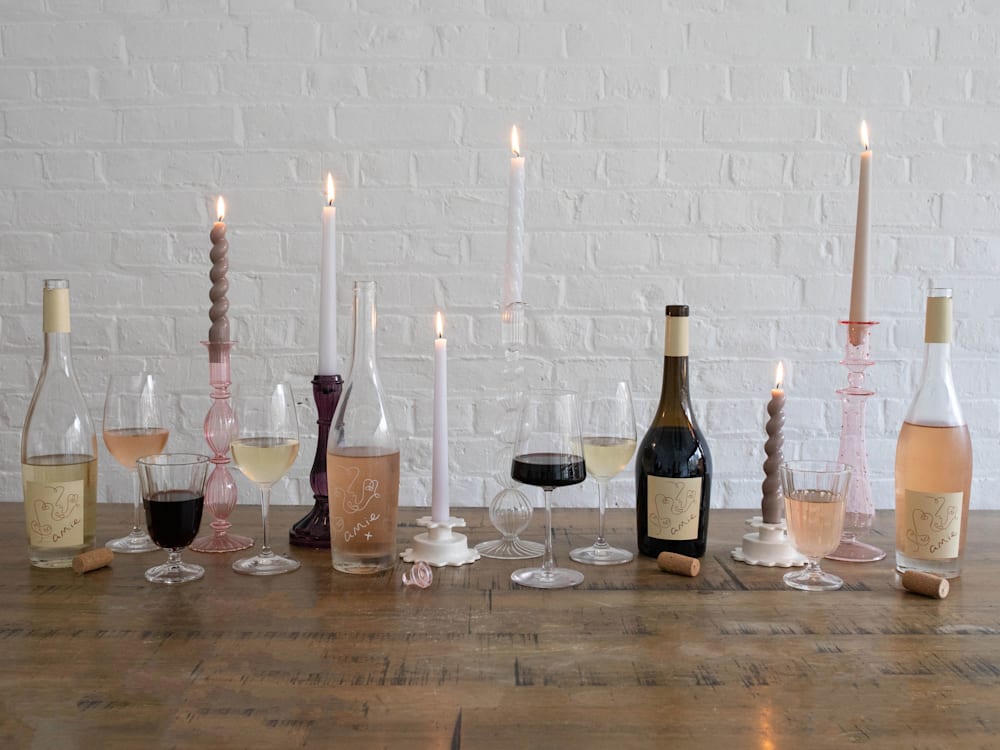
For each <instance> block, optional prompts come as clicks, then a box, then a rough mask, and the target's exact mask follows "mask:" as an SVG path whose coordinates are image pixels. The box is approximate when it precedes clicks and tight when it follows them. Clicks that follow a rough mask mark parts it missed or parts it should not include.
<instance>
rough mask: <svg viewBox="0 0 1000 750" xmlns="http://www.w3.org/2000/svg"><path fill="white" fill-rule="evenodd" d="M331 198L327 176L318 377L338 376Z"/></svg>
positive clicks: (334, 227) (334, 233)
mask: <svg viewBox="0 0 1000 750" xmlns="http://www.w3.org/2000/svg"><path fill="white" fill-rule="evenodd" d="M333 199H334V191H333V175H332V174H329V173H328V174H327V175H326V201H327V203H326V206H324V207H323V246H322V250H321V255H320V263H319V371H318V374H319V375H336V374H337V207H336V206H334V205H333Z"/></svg>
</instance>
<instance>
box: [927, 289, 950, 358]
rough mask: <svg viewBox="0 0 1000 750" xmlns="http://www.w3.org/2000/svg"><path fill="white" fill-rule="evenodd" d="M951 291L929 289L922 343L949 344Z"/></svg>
mask: <svg viewBox="0 0 1000 750" xmlns="http://www.w3.org/2000/svg"><path fill="white" fill-rule="evenodd" d="M951 325H952V324H951V289H943V288H942V289H931V290H930V292H928V294H927V314H926V318H925V320H924V343H926V344H950V343H951Z"/></svg>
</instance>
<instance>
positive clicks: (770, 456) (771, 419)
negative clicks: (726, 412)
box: [760, 362, 785, 523]
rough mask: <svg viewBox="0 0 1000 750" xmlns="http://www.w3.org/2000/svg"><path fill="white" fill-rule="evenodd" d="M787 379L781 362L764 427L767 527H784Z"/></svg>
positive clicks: (763, 511)
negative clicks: (783, 383)
mask: <svg viewBox="0 0 1000 750" xmlns="http://www.w3.org/2000/svg"><path fill="white" fill-rule="evenodd" d="M783 376H784V367H783V366H782V364H781V363H780V362H779V363H778V371H777V373H775V381H776V385H775V386H774V389H773V390H772V391H771V401H770V402H769V403H768V405H767V417H768V418H767V424H766V425H765V426H764V430H765V431H766V432H767V442H766V443H764V453H765V454H766V455H767V458H766V459H765V460H764V481H763V482H761V485H760V490H761V493H762V495H763V497H762V499H761V501H760V511H761V516H762V520H763V521H764V523H781V515H782V514H781V511H782V502H781V479H780V477H779V476H778V467H779V466H781V464H782V462H783V461H784V460H785V458H784V454H783V453H782V451H783V449H784V447H785V434H784V432H782V429H783V428H784V426H785V392H784V391H783V390H781V381H782V379H783Z"/></svg>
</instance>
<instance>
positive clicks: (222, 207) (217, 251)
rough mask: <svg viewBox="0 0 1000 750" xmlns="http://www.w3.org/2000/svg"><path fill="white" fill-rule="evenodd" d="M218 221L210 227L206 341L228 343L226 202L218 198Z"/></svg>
mask: <svg viewBox="0 0 1000 750" xmlns="http://www.w3.org/2000/svg"><path fill="white" fill-rule="evenodd" d="M216 209H217V214H218V217H219V220H218V221H217V222H215V224H214V226H213V227H212V233H211V234H210V235H209V237H210V238H211V240H212V252H211V253H209V256H208V257H209V258H210V259H211V261H212V270H211V271H210V272H209V275H208V276H209V278H210V279H211V280H212V289H211V291H210V292H209V293H208V298H209V299H210V300H211V301H212V308H211V309H210V310H209V311H208V317H209V319H211V321H212V327H211V328H209V329H208V340H209V342H210V343H218V342H220V341H229V317H228V316H227V313H228V312H229V299H228V298H227V296H226V295H227V294H228V293H229V280H228V279H227V278H226V274H227V273H228V271H229V241H228V240H226V225H225V223H224V222H223V219H225V218H226V202H225V201H224V200H223V199H222V196H221V195H220V196H219V201H218V203H217V204H216Z"/></svg>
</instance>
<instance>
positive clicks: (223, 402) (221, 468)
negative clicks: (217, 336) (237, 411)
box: [191, 341, 253, 552]
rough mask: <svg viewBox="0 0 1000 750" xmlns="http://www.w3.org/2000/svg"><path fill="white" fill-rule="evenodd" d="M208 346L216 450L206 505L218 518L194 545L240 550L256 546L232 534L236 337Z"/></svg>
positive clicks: (210, 424)
mask: <svg viewBox="0 0 1000 750" xmlns="http://www.w3.org/2000/svg"><path fill="white" fill-rule="evenodd" d="M201 343H202V344H204V345H205V346H206V347H208V382H209V383H210V384H211V386H212V393H211V398H212V406H211V408H209V410H208V414H206V415H205V425H204V430H205V442H206V443H208V447H209V448H210V449H211V451H212V463H213V464H215V468H213V469H212V473H211V474H209V476H208V481H206V482H205V507H206V508H208V510H209V511H211V513H212V516H213V517H214V520H213V521H212V523H211V526H212V532H213V533H211V534H206V535H205V536H201V537H198V538H197V539H195V540H194V544H192V545H191V549H192V550H194V551H195V552H236V551H237V550H241V549H247V548H248V547H252V546H253V539H251V538H250V537H248V536H239V535H237V534H230V533H229V528H230V527H231V526H232V524H231V523H230V522H229V520H228V519H229V515H230V514H231V513H232V512H233V508H235V507H236V482H234V481H233V475H232V474H231V473H230V472H229V444H230V443H231V442H232V440H233V436H234V435H235V434H236V416H235V415H234V414H233V409H232V407H231V406H230V405H229V384H230V382H231V381H230V380H229V352H230V350H231V349H232V348H233V344H234V343H235V342H233V341H202V342H201Z"/></svg>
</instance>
